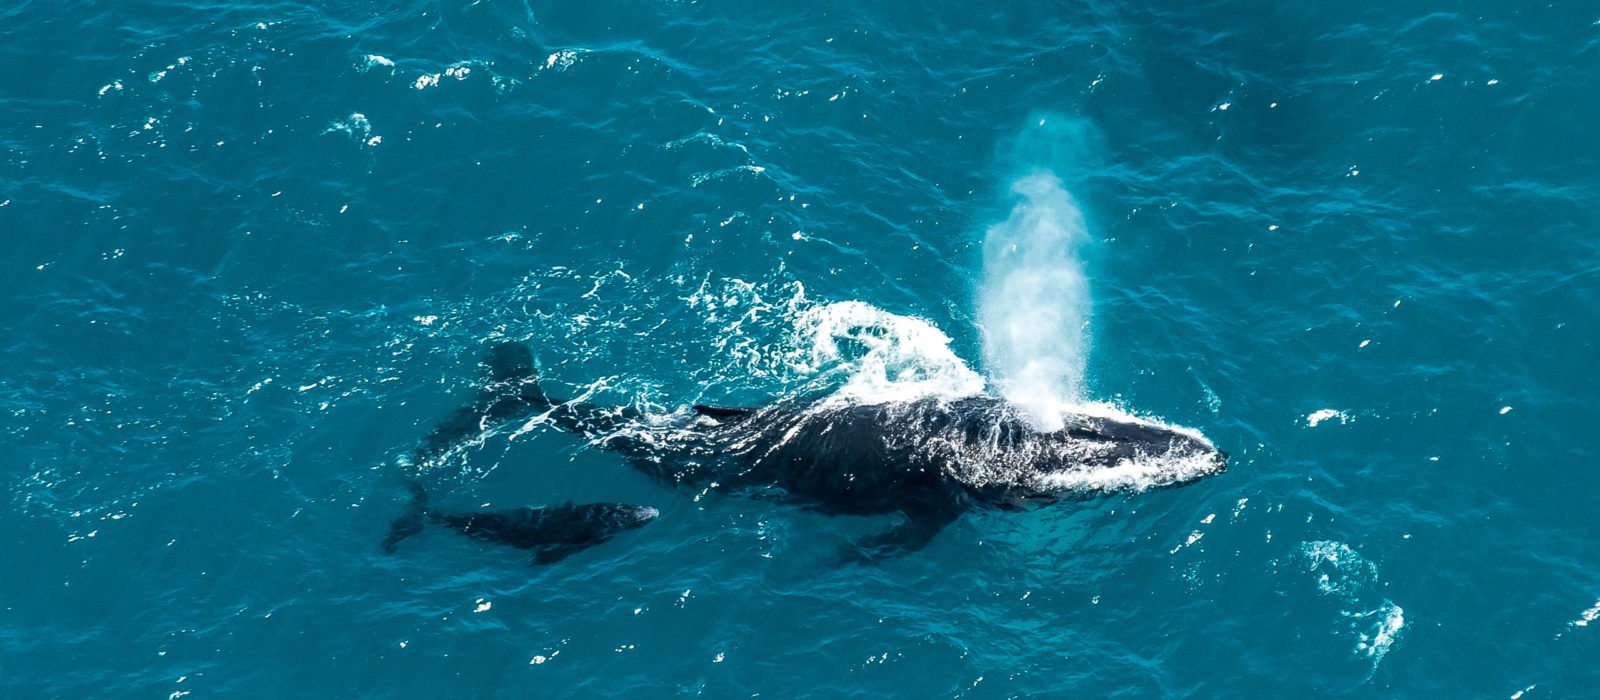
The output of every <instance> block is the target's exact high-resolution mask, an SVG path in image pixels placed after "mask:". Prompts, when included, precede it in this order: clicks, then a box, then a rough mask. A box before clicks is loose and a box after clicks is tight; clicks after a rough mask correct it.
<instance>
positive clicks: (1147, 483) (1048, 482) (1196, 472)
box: [1039, 454, 1217, 492]
mask: <svg viewBox="0 0 1600 700" xmlns="http://www.w3.org/2000/svg"><path fill="white" fill-rule="evenodd" d="M1216 470H1217V466H1216V462H1215V461H1214V460H1213V459H1212V458H1211V456H1210V455H1206V454H1188V455H1185V456H1182V457H1173V456H1169V455H1148V456H1141V457H1137V458H1134V459H1125V460H1121V461H1119V462H1117V464H1116V465H1115V466H1110V467H1103V468H1099V469H1080V470H1071V471H1060V472H1053V473H1050V474H1046V475H1044V476H1042V477H1040V479H1039V482H1040V485H1042V486H1045V487H1048V488H1049V489H1052V490H1059V491H1075V492H1084V491H1101V492H1103V491H1134V492H1138V491H1145V490H1148V489H1151V488H1155V487H1158V486H1168V485H1171V484H1178V483H1183V482H1185V481H1190V480H1193V479H1196V478H1199V477H1202V476H1205V475H1207V474H1210V473H1212V472H1215V471H1216Z"/></svg>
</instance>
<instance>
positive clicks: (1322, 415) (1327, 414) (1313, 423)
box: [1306, 408, 1350, 428]
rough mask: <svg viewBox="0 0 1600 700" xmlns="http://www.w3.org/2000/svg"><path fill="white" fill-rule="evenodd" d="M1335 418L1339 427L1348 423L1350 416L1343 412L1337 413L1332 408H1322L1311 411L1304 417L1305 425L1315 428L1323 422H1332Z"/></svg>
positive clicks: (1337, 411)
mask: <svg viewBox="0 0 1600 700" xmlns="http://www.w3.org/2000/svg"><path fill="white" fill-rule="evenodd" d="M1335 418H1337V419H1338V420H1339V424H1340V425H1344V424H1345V423H1349V422H1350V415H1349V414H1347V413H1345V412H1344V411H1339V410H1335V409H1332V408H1322V409H1318V410H1316V411H1313V412H1312V413H1311V415H1309V416H1306V425H1307V426H1309V427H1312V428H1315V427H1317V426H1318V425H1320V424H1322V422H1323V421H1326V420H1332V419H1335Z"/></svg>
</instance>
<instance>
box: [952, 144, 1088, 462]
mask: <svg viewBox="0 0 1600 700" xmlns="http://www.w3.org/2000/svg"><path fill="white" fill-rule="evenodd" d="M1011 193H1012V195H1014V196H1015V197H1016V199H1017V201H1016V204H1015V205H1014V206H1013V207H1012V209H1011V213H1010V215H1009V216H1008V217H1007V218H1006V220H1005V221H1003V222H1001V223H998V224H995V225H994V226H991V227H989V230H988V232H987V234H986V238H985V242H984V252H983V272H984V283H983V286H982V288H981V290H980V293H979V298H978V312H979V316H980V317H981V319H982V321H983V351H984V360H985V362H986V364H987V365H988V369H989V371H990V373H991V374H992V375H993V377H994V379H995V383H996V385H997V386H998V388H999V390H1000V393H1001V395H1003V396H1004V397H1005V398H1006V399H1007V400H1008V401H1010V402H1011V403H1013V404H1015V405H1017V406H1018V407H1020V408H1021V409H1022V410H1023V411H1024V412H1025V413H1026V414H1027V416H1028V417H1029V419H1030V421H1031V422H1033V423H1034V424H1035V427H1037V428H1039V429H1041V430H1058V429H1060V428H1061V427H1062V425H1063V420H1062V415H1063V413H1064V412H1065V411H1066V410H1067V408H1068V407H1070V406H1072V405H1073V404H1074V403H1075V402H1076V401H1078V400H1080V399H1081V398H1082V397H1083V392H1084V386H1083V377H1084V368H1085V349H1086V348H1085V342H1086V341H1085V336H1086V334H1087V330H1088V321H1089V310H1090V303H1089V283H1088V280H1087V278H1085V276H1084V274H1083V264H1082V261H1081V260H1080V259H1079V250H1080V249H1081V248H1082V247H1083V246H1084V245H1085V244H1086V243H1088V242H1089V232H1088V228H1087V227H1086V226H1085V224H1084V220H1083V214H1082V213H1081V212H1080V211H1079V209H1078V205H1077V203H1076V202H1075V201H1074V200H1073V198H1072V195H1070V194H1068V193H1067V191H1066V189H1065V188H1063V187H1062V184H1061V180H1060V179H1059V178H1057V177H1056V176H1055V175H1054V174H1052V173H1050V172H1048V171H1037V172H1033V173H1031V174H1028V175H1026V176H1023V177H1021V178H1018V179H1017V180H1016V181H1015V182H1013V183H1012V185H1011Z"/></svg>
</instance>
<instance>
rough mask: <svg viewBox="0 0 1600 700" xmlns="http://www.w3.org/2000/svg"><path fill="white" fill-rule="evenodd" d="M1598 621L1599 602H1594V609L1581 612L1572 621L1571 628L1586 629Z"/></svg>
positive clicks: (1599, 612)
mask: <svg viewBox="0 0 1600 700" xmlns="http://www.w3.org/2000/svg"><path fill="white" fill-rule="evenodd" d="M1595 620H1600V600H1597V601H1595V603H1594V607H1592V608H1589V609H1588V610H1585V611H1583V614H1582V615H1579V616H1578V619H1576V620H1573V621H1572V626H1573V627H1588V626H1589V623H1592V622H1594V621H1595Z"/></svg>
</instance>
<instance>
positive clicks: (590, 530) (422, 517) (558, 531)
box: [383, 482, 658, 564]
mask: <svg viewBox="0 0 1600 700" xmlns="http://www.w3.org/2000/svg"><path fill="white" fill-rule="evenodd" d="M411 496H412V498H411V506H410V508H409V509H408V510H407V511H406V513H405V514H404V515H401V516H400V517H399V518H397V519H396V520H395V521H394V524H393V525H392V526H391V527H390V528H389V536H388V537H386V538H384V540H383V551H384V552H386V553H390V554H393V553H394V551H395V548H396V546H397V545H398V544H399V543H400V541H401V540H403V539H405V538H407V537H410V536H412V535H415V534H417V533H418V532H421V531H422V526H423V523H424V521H432V522H435V523H438V524H440V525H444V526H446V527H449V528H451V529H453V530H457V531H459V532H461V534H463V535H466V536H468V537H471V538H472V539H475V540H479V541H483V542H494V543H497V544H505V545H510V546H512V547H516V548H518V549H531V550H533V563H535V564H553V563H555V562H558V561H560V560H562V559H565V558H567V557H568V556H571V555H573V554H576V553H577V552H580V551H583V550H585V549H588V548H590V547H593V546H595V545H597V544H601V543H603V542H606V541H608V540H610V539H611V538H612V537H615V536H616V535H617V534H618V533H620V532H623V531H626V530H632V529H634V528H639V527H644V526H645V525H647V524H649V523H650V521H652V520H655V518H656V515H658V513H657V511H656V509H654V508H650V507H647V506H635V505H628V504H625V503H583V504H576V505H575V504H571V503H568V504H564V505H559V506H544V507H540V508H515V509H512V510H504V511H494V512H470V513H444V512H440V511H436V510H433V509H431V508H429V507H428V494H427V492H426V491H424V490H423V488H422V486H421V485H420V484H418V483H416V482H412V484H411Z"/></svg>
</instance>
